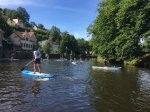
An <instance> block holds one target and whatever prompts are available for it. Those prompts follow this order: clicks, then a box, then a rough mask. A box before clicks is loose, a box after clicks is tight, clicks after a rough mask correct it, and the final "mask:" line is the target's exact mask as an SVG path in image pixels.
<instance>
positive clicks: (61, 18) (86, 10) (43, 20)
mask: <svg viewBox="0 0 150 112" xmlns="http://www.w3.org/2000/svg"><path fill="white" fill-rule="evenodd" d="M98 2H100V0H0V7H2V8H10V9H16V8H17V7H19V6H21V7H24V8H25V9H26V10H27V12H28V13H29V15H30V21H34V22H35V23H36V24H39V23H40V24H43V25H44V26H45V28H47V29H50V28H51V26H53V25H55V26H57V27H58V28H60V30H61V31H62V32H63V31H68V32H69V33H70V34H73V35H74V36H75V37H76V38H84V39H86V40H89V39H90V37H88V36H87V32H86V29H87V27H88V26H89V24H91V23H92V22H93V21H94V20H95V18H96V16H97V3H98Z"/></svg>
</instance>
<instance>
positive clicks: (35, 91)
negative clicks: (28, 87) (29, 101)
mask: <svg viewBox="0 0 150 112" xmlns="http://www.w3.org/2000/svg"><path fill="white" fill-rule="evenodd" d="M32 93H33V94H34V95H35V96H36V95H37V94H39V93H40V82H39V81H36V80H33V84H32Z"/></svg>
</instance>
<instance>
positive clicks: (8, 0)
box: [0, 0, 32, 7]
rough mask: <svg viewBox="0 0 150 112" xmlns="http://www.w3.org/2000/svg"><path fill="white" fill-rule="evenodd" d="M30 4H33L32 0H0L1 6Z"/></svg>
mask: <svg viewBox="0 0 150 112" xmlns="http://www.w3.org/2000/svg"><path fill="white" fill-rule="evenodd" d="M30 4H32V2H30V0H0V7H11V6H20V5H30Z"/></svg>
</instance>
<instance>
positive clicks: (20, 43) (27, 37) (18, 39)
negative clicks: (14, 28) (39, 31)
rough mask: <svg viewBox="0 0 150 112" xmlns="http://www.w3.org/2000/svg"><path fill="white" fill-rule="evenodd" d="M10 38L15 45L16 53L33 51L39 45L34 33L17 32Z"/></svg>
mask: <svg viewBox="0 0 150 112" xmlns="http://www.w3.org/2000/svg"><path fill="white" fill-rule="evenodd" d="M9 38H10V40H11V42H12V44H13V50H15V51H18V50H19V51H20V50H25V51H31V50H33V49H34V47H35V46H36V43H37V39H36V37H35V35H34V32H15V33H13V34H11V35H10V36H9Z"/></svg>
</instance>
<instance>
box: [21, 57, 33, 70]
mask: <svg viewBox="0 0 150 112" xmlns="http://www.w3.org/2000/svg"><path fill="white" fill-rule="evenodd" d="M32 62H33V60H31V61H30V62H28V63H27V64H26V65H25V66H24V67H22V68H21V71H22V70H24V69H25V67H27V66H28V65H30V64H31V63H32Z"/></svg>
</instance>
